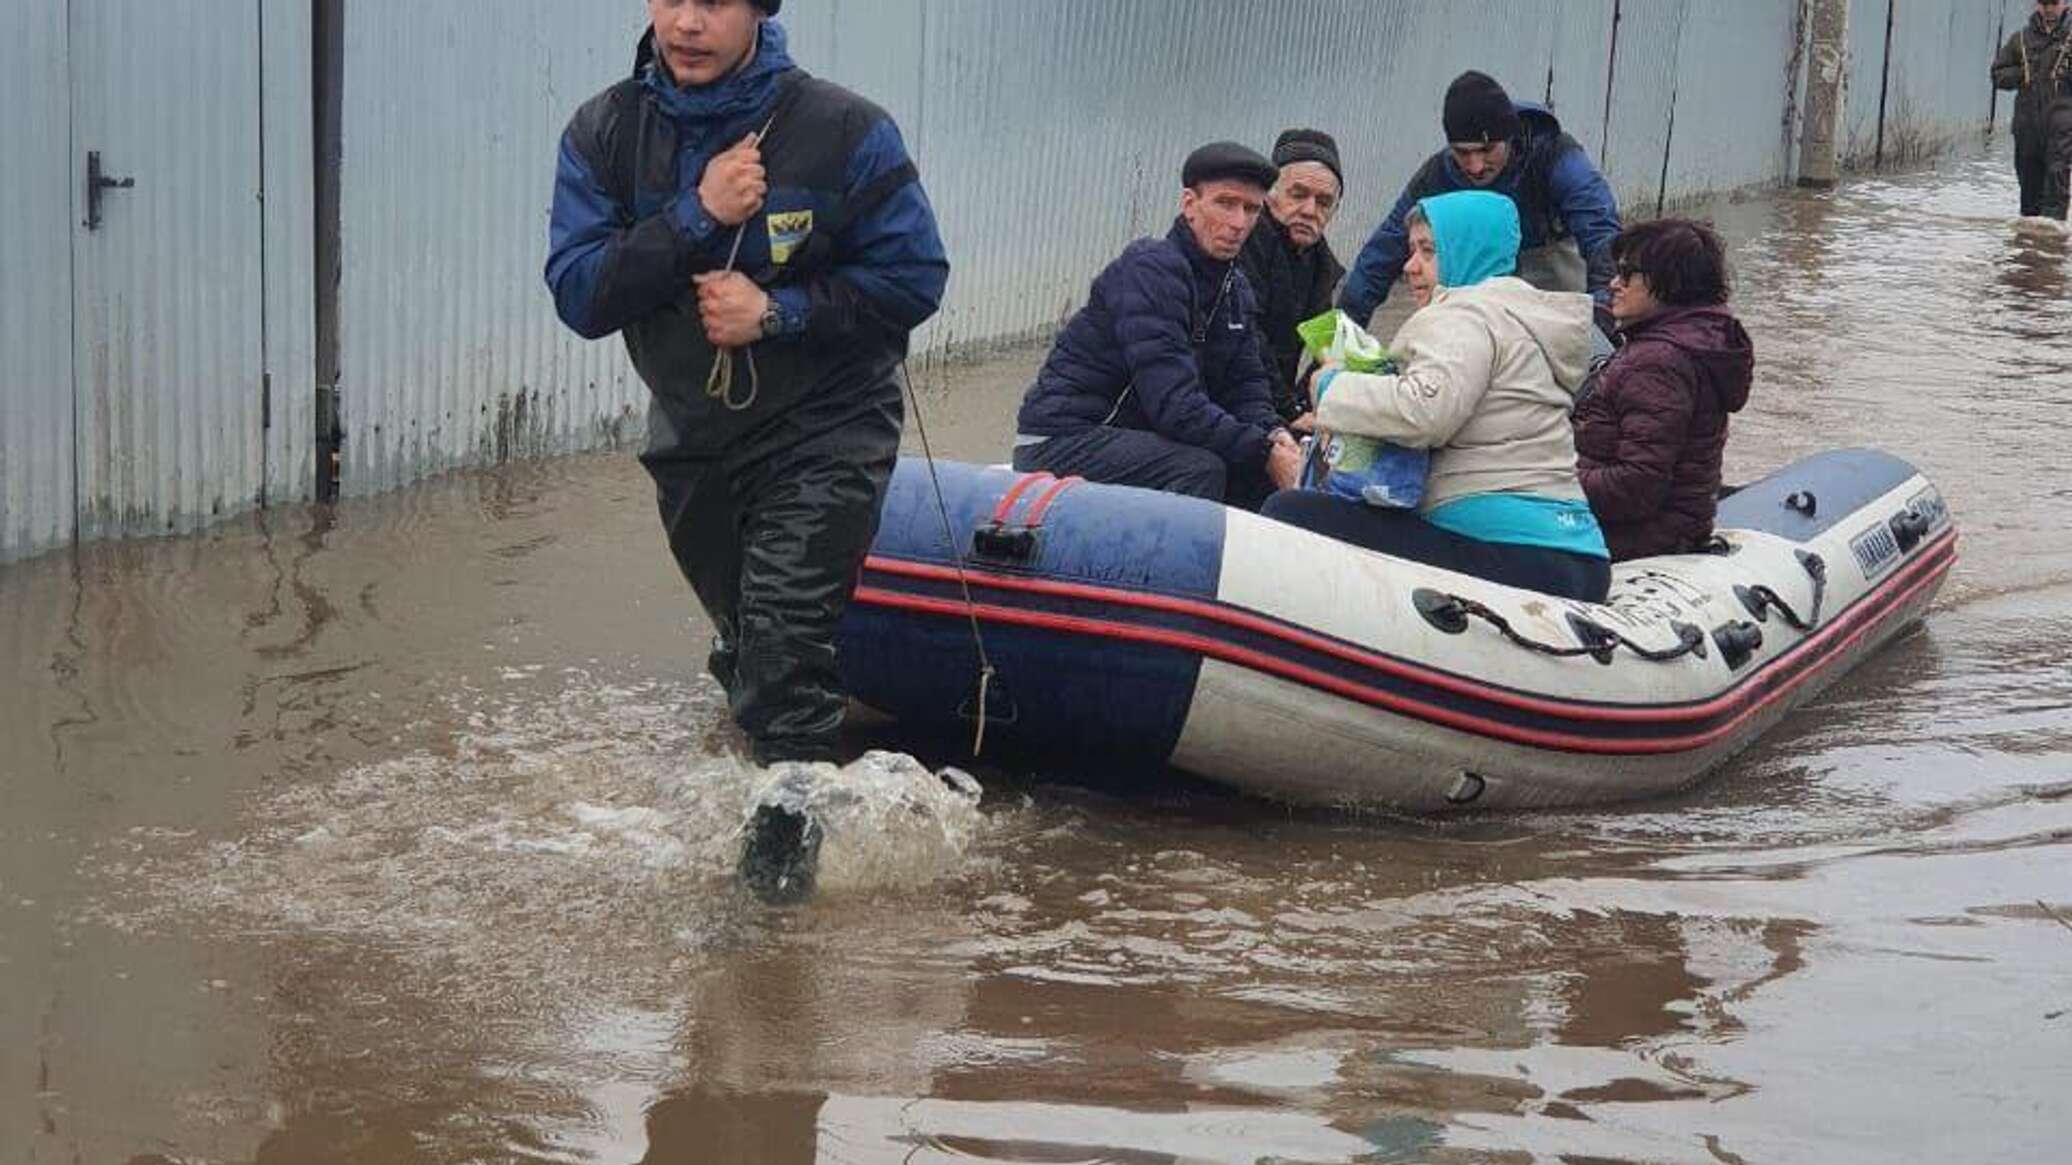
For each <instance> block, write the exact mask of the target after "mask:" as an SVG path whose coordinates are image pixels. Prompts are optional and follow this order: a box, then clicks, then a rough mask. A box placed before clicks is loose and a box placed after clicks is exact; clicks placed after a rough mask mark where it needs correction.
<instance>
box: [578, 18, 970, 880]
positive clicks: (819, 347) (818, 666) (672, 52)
mask: <svg viewBox="0 0 2072 1165" xmlns="http://www.w3.org/2000/svg"><path fill="white" fill-rule="evenodd" d="M781 3H782V0H696V2H694V3H693V2H686V0H648V13H649V18H650V20H651V21H652V25H651V27H650V29H649V31H648V32H647V34H646V35H645V36H643V37H642V39H641V43H640V47H639V50H638V54H637V56H636V58H635V62H634V70H633V74H632V75H631V76H629V77H626V78H625V79H623V80H621V81H619V82H618V83H617V84H615V85H613V86H611V87H610V88H608V89H606V90H605V91H604V92H603V93H600V94H598V95H597V96H596V97H594V98H592V99H591V100H589V101H588V102H585V103H584V104H583V106H582V107H581V108H580V109H579V110H577V112H576V114H575V116H574V117H573V118H572V119H571V120H570V122H569V126H568V130H567V132H566V133H565V134H564V135H563V137H562V141H561V150H560V156H559V163H558V166H557V170H556V175H555V183H554V209H553V218H552V220H551V223H550V225H549V228H548V236H549V248H548V257H547V265H546V280H547V285H548V287H549V288H550V289H551V290H552V291H553V293H554V303H555V306H556V308H557V309H558V310H559V312H560V314H561V318H562V320H563V321H564V322H565V323H567V324H568V326H569V327H570V328H571V329H573V330H574V331H576V332H578V333H580V334H581V335H584V336H587V337H593V338H594V337H601V336H606V335H610V334H612V333H614V332H617V333H619V334H620V335H622V336H623V337H624V339H625V343H626V348H627V351H628V353H629V354H630V355H631V356H632V359H633V366H634V369H635V370H636V371H637V372H639V374H640V377H641V379H642V380H643V381H644V382H645V383H646V384H647V386H648V388H649V390H650V392H651V394H652V399H651V402H650V407H649V410H648V443H647V448H646V450H645V452H643V453H642V454H641V463H642V464H643V465H645V466H646V467H647V470H648V472H649V474H650V475H652V476H653V478H654V480H655V488H656V501H657V505H658V508H659V509H660V512H661V517H662V524H663V527H664V529H665V530H666V531H667V533H668V536H669V549H670V551H671V553H672V554H673V555H674V556H675V558H676V561H677V565H678V567H679V568H680V569H681V570H682V572H683V575H684V578H685V579H686V580H687V581H688V582H689V583H690V584H691V588H692V590H693V591H694V592H695V593H696V594H697V597H698V600H699V602H700V603H701V605H703V606H704V608H705V611H706V613H707V614H708V615H709V616H710V617H711V620H712V625H713V630H714V632H715V636H714V644H713V652H712V656H711V659H710V667H711V669H712V672H713V674H714V676H715V677H716V678H718V680H719V681H720V683H721V684H722V685H723V686H724V687H725V689H726V692H727V697H728V703H729V706H730V708H731V710H732V712H733V714H734V719H735V720H736V721H737V722H738V723H739V724H740V726H741V728H742V730H743V731H744V732H745V733H746V734H747V736H748V740H749V743H750V745H751V747H752V748H753V750H754V754H755V759H756V760H757V761H758V762H761V763H764V764H771V765H775V764H778V763H781V762H807V763H811V762H820V761H829V760H834V759H837V758H838V756H839V752H840V747H839V740H838V736H839V730H840V728H841V726H842V717H843V711H844V709H845V708H846V706H847V703H848V700H847V696H846V693H845V692H844V691H843V688H842V682H841V674H840V671H839V669H838V668H837V667H836V660H835V628H836V625H837V624H838V623H839V622H840V621H841V618H842V613H843V611H844V609H845V608H846V607H847V605H848V603H849V600H850V598H851V595H852V593H853V591H854V589H855V586H856V578H857V573H858V570H859V568H860V567H861V565H862V563H863V558H864V555H865V553H866V552H867V551H868V549H869V547H870V544H871V539H872V537H873V535H874V534H875V533H876V530H877V524H878V515H879V509H880V507H881V505H882V504H883V501H884V497H885V490H886V485H887V482H888V481H889V479H890V477H891V475H892V468H893V464H894V462H895V461H896V460H897V458H898V456H899V441H900V429H901V426H902V424H903V421H904V417H905V410H904V409H903V408H902V407H901V404H900V390H899V380H898V375H897V374H898V372H899V368H900V362H901V360H902V359H903V358H904V357H905V355H906V350H907V336H908V333H909V332H910V331H912V329H913V328H914V327H915V326H917V325H919V324H920V323H921V322H922V321H923V320H925V319H927V318H928V317H929V316H931V315H933V314H934V313H935V310H936V306H937V305H938V304H939V303H940V302H941V300H942V294H943V289H944V285H945V282H946V280H947V278H948V274H949V263H948V260H947V258H946V257H945V255H944V253H943V244H942V239H941V236H940V234H939V232H938V231H937V228H936V222H935V215H934V212H933V210H931V209H930V206H929V202H928V196H927V194H926V193H925V192H924V191H923V189H922V187H921V183H920V180H919V177H918V175H917V174H916V172H915V169H914V165H913V162H912V160H911V159H910V158H909V157H908V155H907V151H906V146H905V144H904V143H903V142H902V140H901V137H900V133H899V127H898V126H896V125H895V124H893V121H892V119H891V118H890V117H889V116H887V115H886V113H885V111H884V110H882V109H880V108H878V107H877V106H875V105H873V104H871V103H870V102H869V101H866V100H865V99H863V98H862V97H859V96H857V95H856V94H854V93H851V92H849V91H848V90H846V89H843V88H841V87H840V86H837V85H834V84H832V83H830V82H827V81H823V80H820V79H819V78H816V77H811V76H809V75H807V74H806V73H805V71H804V70H802V69H799V68H796V67H795V66H794V65H793V64H792V61H791V57H790V54H789V53H788V51H787V48H786V44H785V35H784V29H783V28H782V26H780V25H779V24H777V23H776V22H775V21H774V20H771V19H769V18H770V17H773V16H775V15H776V14H777V11H778V8H779V6H780V5H781ZM793 816H796V815H793ZM772 821H774V822H776V823H777V824H776V825H773V826H771V828H773V829H777V828H792V829H794V832H797V831H798V828H800V827H797V825H796V823H795V822H794V823H793V825H790V826H787V825H784V823H783V820H782V818H781V815H779V816H769V815H765V814H763V813H762V811H761V810H759V811H758V817H757V819H756V826H755V830H756V832H753V833H752V834H751V840H750V847H751V850H753V848H754V847H755V846H756V845H757V839H758V838H760V837H762V836H763V833H762V831H763V830H764V828H765V825H766V824H767V823H768V822H772ZM802 852H804V853H805V856H806V857H807V858H808V859H810V856H811V847H810V845H808V846H806V847H805V849H804V850H803V851H802ZM772 877H773V879H774V884H778V885H779V886H780V888H782V887H790V888H793V889H796V888H798V887H801V886H804V885H806V884H809V879H807V878H805V875H803V874H801V875H800V877H792V875H791V874H790V873H786V872H785V871H783V870H779V871H778V872H777V873H776V874H774V875H773V876H772ZM787 879H789V881H787Z"/></svg>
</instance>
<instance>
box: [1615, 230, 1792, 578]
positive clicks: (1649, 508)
mask: <svg viewBox="0 0 2072 1165" xmlns="http://www.w3.org/2000/svg"><path fill="white" fill-rule="evenodd" d="M1612 264H1613V271H1614V274H1613V278H1612V284H1611V295H1612V304H1611V307H1612V315H1613V316H1614V317H1616V318H1617V320H1618V322H1619V336H1620V342H1619V350H1618V351H1617V352H1615V353H1614V354H1613V355H1612V357H1611V359H1610V360H1609V361H1608V362H1607V363H1606V364H1605V366H1604V368H1603V370H1602V371H1601V372H1599V374H1598V378H1597V386H1596V390H1595V391H1594V392H1591V393H1590V394H1589V395H1588V396H1587V397H1585V398H1584V400H1583V402H1582V403H1581V404H1579V405H1577V406H1576V412H1575V429H1576V469H1577V473H1578V475H1579V476H1580V477H1581V478H1582V481H1583V492H1584V493H1585V494H1586V495H1588V496H1589V498H1590V508H1591V510H1592V511H1594V512H1595V513H1596V514H1597V522H1598V524H1599V525H1600V526H1602V527H1603V528H1604V540H1605V543H1606V545H1607V546H1609V547H1610V549H1611V552H1612V558H1613V560H1614V561H1621V560H1624V559H1628V558H1645V557H1647V556H1649V555H1653V554H1688V553H1692V552H1694V551H1697V550H1699V549H1702V548H1703V547H1704V545H1705V544H1706V542H1708V541H1709V540H1710V539H1711V538H1712V516H1713V512H1714V510H1715V509H1716V508H1717V504H1718V498H1719V485H1720V459H1721V455H1722V454H1723V453H1724V452H1725V450H1726V446H1727V416H1728V414H1730V413H1736V412H1739V411H1740V410H1741V406H1743V405H1745V404H1747V403H1748V388H1749V383H1750V380H1751V378H1752V374H1753V371H1754V368H1755V347H1754V345H1753V344H1752V343H1751V342H1750V341H1749V338H1748V332H1747V331H1746V330H1745V329H1743V328H1742V326H1741V323H1740V321H1738V320H1736V319H1735V318H1734V316H1733V314H1732V313H1730V312H1729V311H1728V310H1727V308H1726V302H1727V266H1726V255H1725V252H1724V250H1723V249H1722V248H1721V246H1720V241H1719V237H1718V236H1717V235H1714V234H1713V233H1712V231H1711V230H1710V229H1709V228H1707V227H1706V226H1704V225H1703V224H1701V223H1695V222H1691V221H1689V220H1686V219H1658V220H1656V221H1654V222H1648V223H1642V224H1640V225H1639V226H1635V227H1630V228H1628V229H1626V230H1625V231H1623V232H1621V233H1620V234H1619V236H1618V237H1617V238H1615V239H1613V240H1612Z"/></svg>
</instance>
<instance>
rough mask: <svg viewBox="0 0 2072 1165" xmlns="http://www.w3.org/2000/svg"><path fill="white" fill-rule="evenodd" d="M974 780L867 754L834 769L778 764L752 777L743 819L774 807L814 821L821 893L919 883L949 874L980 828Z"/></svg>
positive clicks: (901, 757)
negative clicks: (818, 840) (819, 838)
mask: <svg viewBox="0 0 2072 1165" xmlns="http://www.w3.org/2000/svg"><path fill="white" fill-rule="evenodd" d="M981 793H982V790H981V789H980V787H979V783H978V781H976V780H975V779H973V778H972V776H971V775H970V774H969V773H966V772H963V771H962V770H960V769H954V768H946V769H944V770H942V772H941V773H940V774H937V773H932V772H930V771H928V769H927V767H926V766H924V765H922V764H921V762H920V761H917V760H915V759H914V758H913V757H910V756H907V755H905V754H904V753H896V752H883V751H878V750H872V751H870V752H867V753H865V754H864V755H863V756H862V758H860V759H858V760H857V761H855V762H853V763H851V764H849V765H846V766H843V767H841V768H837V767H835V766H834V765H832V764H804V765H797V764H795V765H780V766H776V767H774V768H772V769H769V770H766V771H764V772H762V773H760V774H759V780H758V782H757V784H756V787H755V792H754V795H753V796H751V797H750V798H749V799H748V802H747V804H746V805H745V806H744V808H743V813H742V816H743V820H744V821H746V819H747V817H748V816H749V815H750V814H752V813H753V812H754V810H755V808H756V807H757V806H760V805H764V804H774V805H780V806H782V807H783V808H785V809H788V810H790V811H791V812H794V813H799V814H803V815H805V816H807V817H810V818H812V819H813V820H814V821H815V822H816V823H818V825H819V827H820V830H821V834H822V841H821V846H820V876H819V885H820V889H821V892H823V893H829V892H833V893H842V892H857V891H869V890H883V889H892V888H899V887H911V886H916V885H925V884H926V883H929V882H933V881H936V880H937V879H939V878H942V877H944V876H946V875H948V874H950V873H953V872H954V871H956V870H957V869H958V868H959V867H960V866H961V865H962V863H963V858H964V854H965V852H966V850H967V849H969V847H970V845H971V841H972V838H973V837H974V836H975V835H976V834H977V832H978V828H979V826H980V824H981V822H982V820H983V819H982V818H981V816H980V814H979V809H978V803H979V797H980V795H981Z"/></svg>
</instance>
